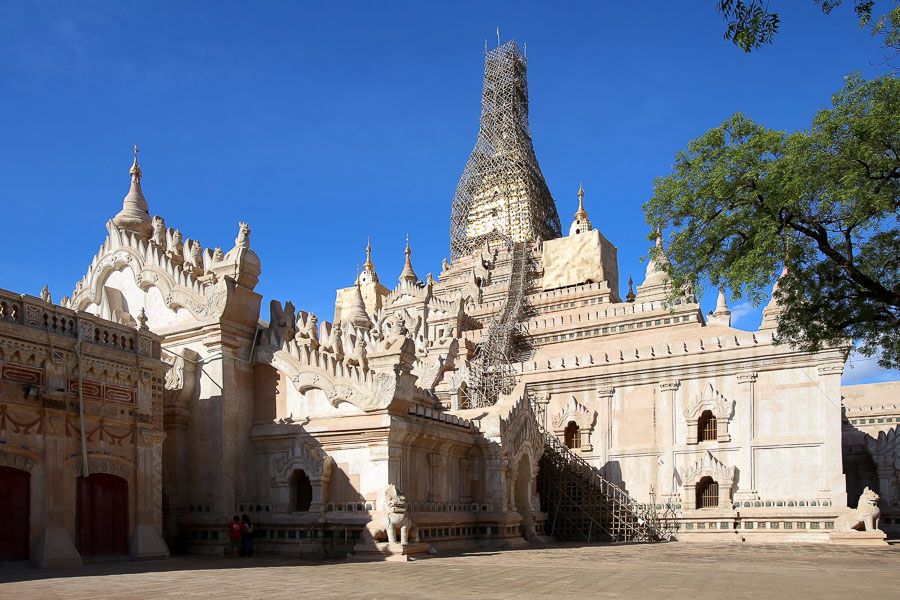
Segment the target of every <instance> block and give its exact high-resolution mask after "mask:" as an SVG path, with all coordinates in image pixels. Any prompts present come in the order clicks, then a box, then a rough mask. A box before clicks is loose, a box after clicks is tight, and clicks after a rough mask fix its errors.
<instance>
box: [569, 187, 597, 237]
mask: <svg viewBox="0 0 900 600" xmlns="http://www.w3.org/2000/svg"><path fill="white" fill-rule="evenodd" d="M593 228H594V226H593V225H591V220H590V219H588V214H587V211H586V210H584V186H582V185H581V182H580V181H579V182H578V210H576V211H575V220H574V221H572V225H571V226H570V227H569V235H578V234H579V233H585V232H587V231H590V230H592V229H593Z"/></svg>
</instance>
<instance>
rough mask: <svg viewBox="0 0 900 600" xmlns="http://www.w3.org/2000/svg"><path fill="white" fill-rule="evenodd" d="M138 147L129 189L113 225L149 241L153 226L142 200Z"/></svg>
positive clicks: (135, 151)
mask: <svg viewBox="0 0 900 600" xmlns="http://www.w3.org/2000/svg"><path fill="white" fill-rule="evenodd" d="M137 155H138V147H137V144H135V146H134V162H132V164H131V169H129V170H128V172H129V173H130V174H131V188H130V189H129V190H128V194H126V196H125V198H124V199H123V200H122V210H120V211H119V213H118V214H117V215H116V216H115V217H113V223H115V225H116V227H118V228H119V229H123V230H125V231H131V232H132V233H136V234H138V235H139V236H141V237H143V238H145V239H149V238H150V234H151V233H152V232H153V224H152V221H151V219H150V212H149V210H148V208H147V200H146V199H145V198H144V192H143V190H142V189H141V177H142V176H143V172H142V171H141V165H140V163H139V162H138V156H137Z"/></svg>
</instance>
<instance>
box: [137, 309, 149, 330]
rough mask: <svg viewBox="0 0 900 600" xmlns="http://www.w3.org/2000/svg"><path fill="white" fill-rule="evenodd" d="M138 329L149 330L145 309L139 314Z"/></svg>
mask: <svg viewBox="0 0 900 600" xmlns="http://www.w3.org/2000/svg"><path fill="white" fill-rule="evenodd" d="M137 321H138V329H140V330H142V331H145V330H147V329H148V327H147V312H146V311H145V310H144V307H143V306H142V307H141V312H140V313H138V318H137Z"/></svg>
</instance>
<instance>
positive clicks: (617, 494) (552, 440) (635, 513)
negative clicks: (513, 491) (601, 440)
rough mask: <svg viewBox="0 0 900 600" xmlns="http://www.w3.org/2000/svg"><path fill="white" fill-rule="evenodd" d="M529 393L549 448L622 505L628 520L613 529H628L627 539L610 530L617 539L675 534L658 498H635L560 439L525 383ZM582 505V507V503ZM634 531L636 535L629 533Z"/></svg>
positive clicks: (658, 538)
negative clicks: (660, 510) (643, 500)
mask: <svg viewBox="0 0 900 600" xmlns="http://www.w3.org/2000/svg"><path fill="white" fill-rule="evenodd" d="M525 395H526V397H527V398H528V400H529V402H530V403H531V406H532V411H533V412H534V415H535V418H536V419H537V422H538V427H539V429H540V431H541V434H542V435H543V437H544V443H545V446H546V448H545V451H546V449H550V450H551V451H553V452H554V453H555V454H557V455H559V456H561V457H562V458H563V460H564V461H565V462H566V463H567V464H568V466H569V467H570V468H571V469H572V470H573V471H574V472H576V473H578V474H579V475H580V476H581V477H583V478H585V479H586V480H587V481H588V482H589V483H590V484H591V487H592V488H593V489H595V490H596V491H598V492H599V493H600V494H602V495H603V496H604V497H605V498H606V499H607V500H608V501H609V502H611V503H612V504H613V505H614V506H613V508H614V509H616V508H618V509H620V516H619V517H618V518H619V519H620V520H621V519H623V518H624V519H625V522H620V523H613V529H614V530H619V529H624V533H625V535H624V536H622V537H624V538H625V539H621V540H620V539H618V538H619V536H618V535H617V534H616V533H615V532H610V535H611V537H612V538H613V540H614V541H662V540H668V539H669V538H670V536H671V527H669V526H668V523H667V521H668V519H667V520H666V522H663V521H662V520H661V519H660V517H659V514H658V513H657V512H656V505H655V503H654V502H651V503H650V504H649V505H648V504H642V503H639V502H637V501H636V500H634V498H632V497H631V496H630V495H629V494H628V492H626V491H625V490H623V489H622V488H621V487H619V486H618V485H616V484H615V483H613V482H612V481H610V480H608V479H607V478H606V477H604V476H603V475H602V474H600V473H599V472H598V471H597V468H596V467H594V466H593V465H591V464H590V463H589V462H587V461H586V460H584V459H583V458H581V457H580V456H578V455H577V454H575V453H574V452H572V450H571V449H569V448H568V447H567V446H566V445H565V444H563V443H562V442H560V441H559V438H557V437H556V436H555V435H553V434H552V433H551V432H549V431H548V430H547V413H546V409H545V408H544V406H543V405H542V404H541V403H540V402H538V401H537V400H536V398H535V397H534V394H532V393H531V391H530V389H529V387H528V386H527V385H526V387H525ZM578 508H580V507H578ZM612 514H613V518H614V519H616V518H617V517H616V510H613V511H612ZM629 534H632V535H629Z"/></svg>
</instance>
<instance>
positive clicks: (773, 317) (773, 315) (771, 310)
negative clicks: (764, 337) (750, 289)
mask: <svg viewBox="0 0 900 600" xmlns="http://www.w3.org/2000/svg"><path fill="white" fill-rule="evenodd" d="M787 274H788V266H787V262H785V264H784V268H782V269H781V275H779V276H778V279H776V280H775V285H773V286H772V297H771V298H770V299H769V303H768V304H766V307H765V308H764V309H763V312H762V323H761V324H760V326H759V330H760V331H765V330H772V331H774V330H776V329H778V317H780V316H781V313H782V311H783V310H784V308H783V307H782V306H781V303H780V302H779V301H778V298H777V297H776V292H777V291H778V284H779V283H780V282H781V278H782V277H784V276H785V275H787Z"/></svg>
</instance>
